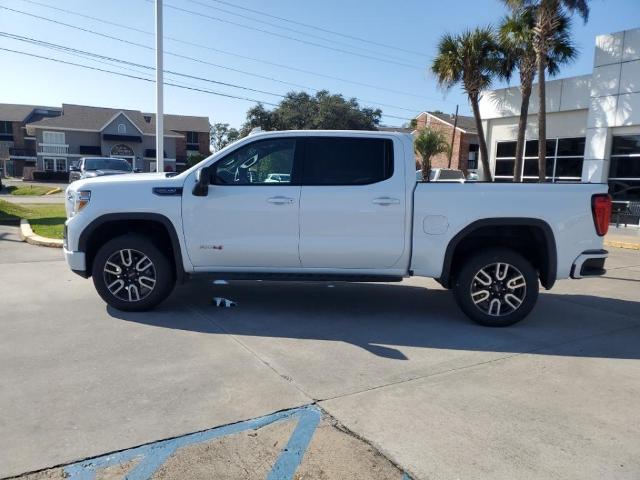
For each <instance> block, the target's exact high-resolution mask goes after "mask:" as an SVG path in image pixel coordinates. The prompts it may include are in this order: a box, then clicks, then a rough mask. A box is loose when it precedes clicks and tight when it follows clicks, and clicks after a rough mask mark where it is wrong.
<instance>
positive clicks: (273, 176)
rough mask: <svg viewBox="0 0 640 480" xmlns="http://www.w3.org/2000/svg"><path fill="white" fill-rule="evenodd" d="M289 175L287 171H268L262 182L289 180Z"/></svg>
mask: <svg viewBox="0 0 640 480" xmlns="http://www.w3.org/2000/svg"><path fill="white" fill-rule="evenodd" d="M290 181H291V175H290V174H288V173H270V174H269V175H267V178H266V179H265V181H264V183H280V182H285V183H286V182H290Z"/></svg>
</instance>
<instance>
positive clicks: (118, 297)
mask: <svg viewBox="0 0 640 480" xmlns="http://www.w3.org/2000/svg"><path fill="white" fill-rule="evenodd" d="M121 252H123V253H121ZM126 252H129V253H126ZM144 257H146V258H147V259H148V260H145V259H144ZM125 260H126V261H125ZM108 261H109V264H107V262H108ZM149 262H150V263H149ZM127 263H129V264H130V266H129V265H127ZM137 267H139V268H144V270H139V269H138V268H137ZM118 269H119V270H120V275H118V274H117V272H118ZM91 273H92V276H93V284H94V285H95V287H96V290H97V291H98V294H99V295H100V296H101V297H102V299H103V300H104V301H105V302H107V303H108V304H109V305H111V306H112V307H114V308H117V309H118V310H124V311H135V312H140V311H145V310H151V309H152V308H154V307H155V306H157V305H158V304H160V303H161V302H162V301H163V300H165V299H166V298H167V297H168V296H169V294H170V293H171V291H172V290H173V287H174V285H175V277H174V272H173V269H172V268H171V264H170V262H169V260H168V259H167V257H166V256H165V255H164V254H163V253H162V252H161V251H160V250H159V249H158V248H157V247H156V246H155V245H154V244H153V242H151V240H149V239H148V238H147V237H144V236H142V235H137V234H127V235H122V236H120V237H116V238H114V239H112V240H109V241H108V242H107V243H105V244H104V245H103V246H102V247H100V249H99V250H98V253H97V254H96V256H95V258H94V260H93V266H92V269H91ZM152 280H155V281H154V282H152ZM120 281H122V285H121V284H120ZM114 284H115V285H114ZM112 285H114V286H112ZM131 285H133V287H135V288H133V287H131ZM110 286H112V287H111V288H110ZM118 287H121V288H120V289H118ZM136 296H137V297H138V298H136Z"/></svg>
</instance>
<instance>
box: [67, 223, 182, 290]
mask: <svg viewBox="0 0 640 480" xmlns="http://www.w3.org/2000/svg"><path fill="white" fill-rule="evenodd" d="M126 233H141V234H146V235H148V236H150V238H151V240H152V241H154V242H155V243H157V245H158V246H159V247H160V248H161V249H162V250H163V251H164V252H165V253H167V257H168V259H169V261H170V262H171V264H172V267H173V269H174V273H175V276H176V281H177V282H178V283H181V282H183V281H184V280H185V277H186V273H185V271H184V265H183V263H182V249H181V248H180V240H179V239H178V233H177V232H176V228H175V226H174V225H173V223H172V222H171V220H169V218H168V217H166V216H164V215H162V214H159V213H145V212H130V213H127V212H125V213H109V214H105V215H102V216H100V217H98V218H96V219H95V220H93V221H92V222H91V223H90V224H89V225H87V227H86V228H85V229H84V230H83V231H82V233H81V234H80V238H79V240H78V250H79V251H81V252H85V257H86V266H85V269H86V270H85V272H84V275H83V276H85V277H89V276H90V275H91V270H92V263H93V259H94V258H95V255H96V253H97V251H98V249H99V248H100V246H101V245H104V243H105V242H106V241H108V240H110V239H112V238H115V237H117V236H120V235H124V234H126ZM150 233H154V235H149V234H150ZM79 273H82V272H79Z"/></svg>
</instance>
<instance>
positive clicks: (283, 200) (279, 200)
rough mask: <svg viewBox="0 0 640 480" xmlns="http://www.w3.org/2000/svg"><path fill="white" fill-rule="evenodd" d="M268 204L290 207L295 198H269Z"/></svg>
mask: <svg viewBox="0 0 640 480" xmlns="http://www.w3.org/2000/svg"><path fill="white" fill-rule="evenodd" d="M267 202H269V203H273V204H274V205H290V204H292V203H293V198H291V197H271V198H267Z"/></svg>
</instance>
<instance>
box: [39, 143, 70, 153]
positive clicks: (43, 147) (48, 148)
mask: <svg viewBox="0 0 640 480" xmlns="http://www.w3.org/2000/svg"><path fill="white" fill-rule="evenodd" d="M38 145H39V146H40V153H49V154H54V155H67V154H68V153H69V145H65V144H62V143H39V144H38Z"/></svg>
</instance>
